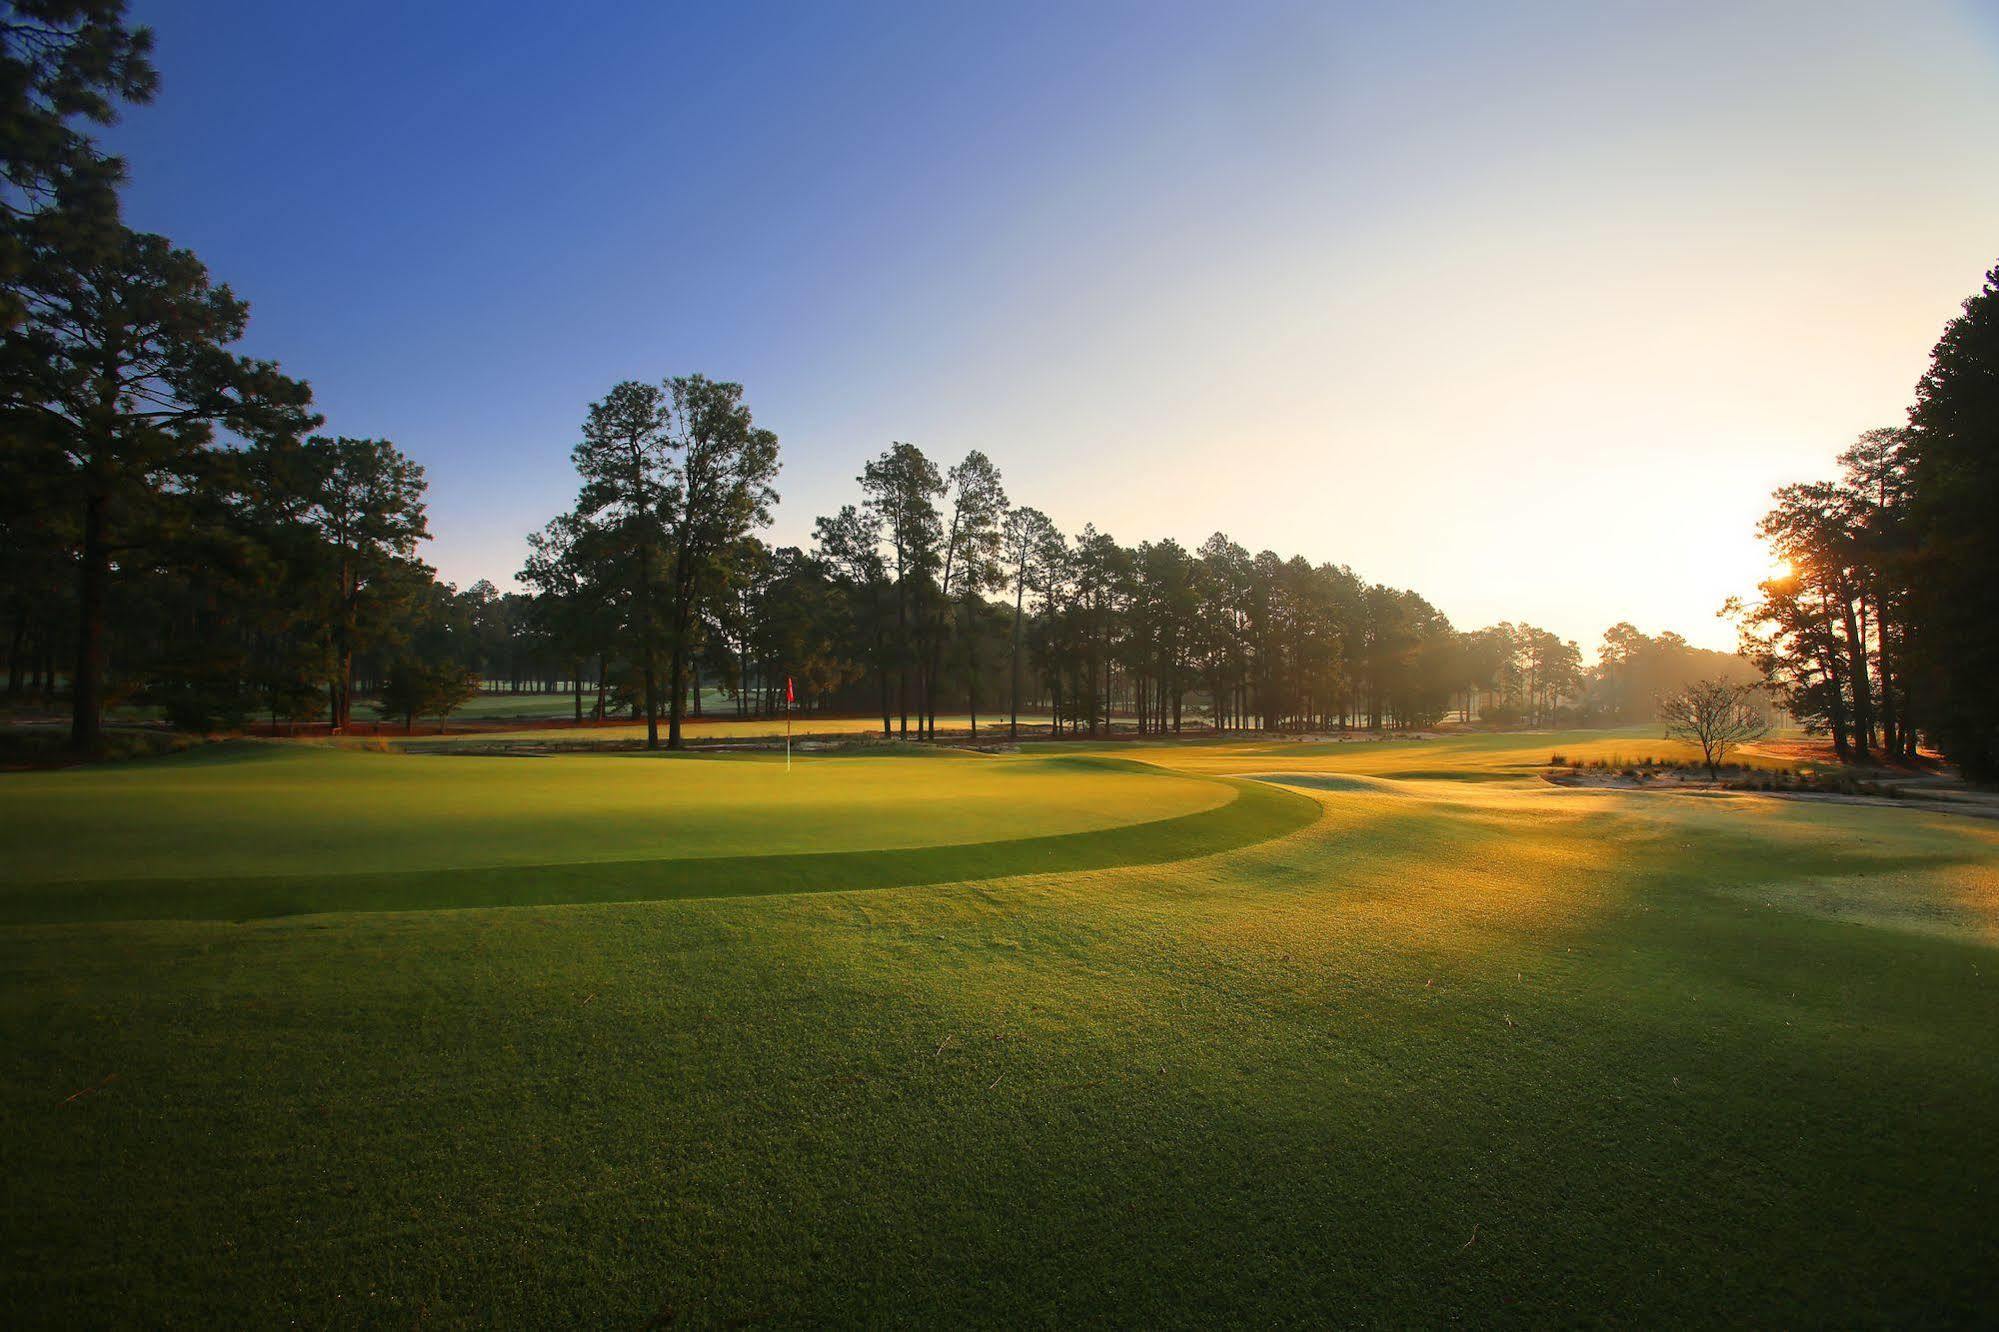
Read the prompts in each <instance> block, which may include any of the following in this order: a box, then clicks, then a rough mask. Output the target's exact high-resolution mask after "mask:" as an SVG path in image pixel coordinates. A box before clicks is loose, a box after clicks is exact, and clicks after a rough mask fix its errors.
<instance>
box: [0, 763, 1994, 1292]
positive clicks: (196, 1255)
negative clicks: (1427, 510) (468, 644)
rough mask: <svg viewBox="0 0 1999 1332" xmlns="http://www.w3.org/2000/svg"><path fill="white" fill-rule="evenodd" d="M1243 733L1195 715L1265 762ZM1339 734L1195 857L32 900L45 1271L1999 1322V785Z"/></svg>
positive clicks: (20, 1211)
mask: <svg viewBox="0 0 1999 1332" xmlns="http://www.w3.org/2000/svg"><path fill="white" fill-rule="evenodd" d="M1224 748H1225V747H1224V746H1219V745H1218V746H1212V747H1209V746H1202V747H1194V748H1190V749H1187V750H1182V751H1177V752H1178V754H1179V756H1180V760H1181V761H1184V762H1187V763H1190V764H1200V765H1205V766H1208V767H1210V768H1212V769H1213V770H1214V771H1218V772H1219V771H1225V770H1234V771H1249V770H1255V769H1256V768H1257V767H1259V766H1264V765H1263V764H1262V758H1263V756H1262V755H1260V754H1256V753H1239V754H1237V755H1236V756H1235V757H1234V758H1233V759H1231V758H1229V757H1227V756H1226V755H1225V754H1224V753H1223V750H1224ZM1119 752H1120V753H1129V752H1131V751H1130V750H1128V749H1121V750H1120V751H1119ZM1429 752H1431V753H1434V752H1436V751H1429ZM1162 757H1164V756H1163V755H1162ZM1294 757H1297V756H1294ZM1544 757H1545V756H1544ZM384 761H388V762H402V763H406V764H409V765H412V766H420V765H424V764H431V763H438V764H443V765H445V766H444V767H440V768H438V769H436V771H439V772H443V771H449V770H450V766H449V765H451V764H455V763H456V762H458V761H457V760H431V759H419V758H407V759H397V758H390V759H387V760H384ZM571 761H573V760H570V759H557V760H547V761H546V762H548V763H551V764H553V763H567V762H571ZM966 761H967V762H970V761H972V760H966ZM1340 761H1352V760H1340ZM521 762H523V763H527V762H533V761H521ZM631 762H633V763H635V764H638V763H645V762H649V761H648V760H631ZM903 762H906V763H908V764H910V765H912V766H926V767H927V766H931V765H935V764H939V763H952V762H956V760H914V759H912V760H903ZM1334 762H1335V760H1333V759H1331V758H1327V759H1325V760H1324V764H1323V765H1322V766H1321V768H1320V770H1318V771H1313V770H1312V766H1313V765H1312V764H1310V763H1304V764H1303V765H1302V768H1301V766H1300V765H1299V764H1287V765H1286V766H1285V767H1284V768H1283V769H1282V770H1284V771H1290V772H1294V773H1300V774H1301V775H1300V776H1298V777H1297V778H1296V779H1295V780H1296V781H1297V782H1298V783H1299V785H1298V788H1297V789H1299V790H1302V791H1306V792H1308V795H1306V796H1301V797H1299V798H1301V799H1303V798H1309V799H1311V800H1313V801H1315V802H1316V803H1317V804H1318V806H1319V816H1318V818H1317V819H1316V820H1315V821H1314V822H1312V823H1311V824H1310V825H1309V826H1306V827H1303V828H1297V829H1296V830H1294V831H1291V832H1289V833H1287V834H1285V835H1281V836H1275V837H1272V838H1270V839H1268V840H1264V841H1261V842H1258V843H1257V844H1255V845H1251V846H1243V847H1237V848H1235V849H1232V850H1229V851H1226V852H1223V853H1220V854H1215V855H1209V856H1204V857H1198V858H1193V859H1186V860H1180V861H1177V862H1175V863H1171V864H1162V865H1154V866H1146V867H1125V868H1100V869H1094V870H1079V871H1072V872H1063V873H1059V874H1049V875H1041V876H1034V877H1017V878H1013V879H1009V880H1005V881H998V882H991V881H989V882H983V883H968V884H959V885H934V886H929V887H921V888H901V889H896V890H884V891H851V892H840V893H823V894H811V895H785V896H762V897H747V898H733V899H705V900H680V901H672V902H656V903H645V904H636V905H598V906H570V907H520V908H514V909H508V910H473V911H437V912H395V913H372V914H330V915H318V916H310V917H301V918H296V919H290V920H266V921H256V922H251V923H247V924H229V923H222V922H199V921H197V922H179V921H176V922H111V923H96V924H41V925H20V926H14V927H10V928H6V929H4V930H0V975H4V976H5V977H6V978H7V980H6V982H5V984H4V985H0V1036H4V1038H5V1039H4V1043H0V1069H4V1071H5V1077H4V1079H0V1105H3V1106H4V1109H5V1114H6V1117H7V1123H8V1126H9V1131H8V1133H7V1134H5V1135H0V1166H4V1169H5V1170H6V1172H7V1178H8V1179H9V1181H10V1188H9V1189H8V1190H7V1192H6V1195H5V1197H4V1199H0V1224H4V1234H5V1236H6V1241H7V1251H8V1262H7V1263H6V1265H5V1273H4V1277H0V1297H3V1298H6V1299H7V1300H8V1302H9V1306H10V1307H11V1308H12V1309H14V1310H16V1311H19V1312H25V1313H26V1314H27V1315H29V1316H32V1317H35V1318H38V1319H40V1320H46V1321H78V1320H90V1321H104V1320H113V1319H116V1320H122V1321H147V1322H161V1321H186V1322H193V1321H239V1322H240V1321H258V1322H264V1321H271V1320H273V1319H275V1318H279V1317H285V1318H297V1319H300V1320H306V1321H343V1322H397V1323H407V1322H411V1321H416V1320H418V1319H422V1320H426V1321H428V1320H444V1321H465V1322H490V1321H506V1322H524V1321H554V1320H584V1319H587V1320H590V1321H593V1322H607V1321H615V1322H627V1323H629V1322H642V1321H646V1320H651V1319H672V1320H679V1321H688V1322H693V1323H715V1322H730V1321H738V1320H772V1321H778V1322H786V1323H797V1322H819V1321H893V1322H979V1323H1006V1324H1015V1323H1021V1322H1054V1321H1063V1322H1068V1321H1076V1320H1110V1321H1119V1322H1127V1323H1146V1324H1154V1323H1199V1322H1213V1321H1219V1320H1228V1321H1237V1322H1245V1321H1247V1322H1265V1321H1279V1322H1313V1323H1324V1322H1331V1321H1357V1320H1373V1321H1395V1322H1410V1321H1424V1322H1434V1321H1440V1320H1444V1319H1454V1320H1465V1321H1470V1320H1477V1321H1480V1322H1491V1321H1518V1322H1576V1321H1594V1320H1617V1321H1634V1322H1635V1321H1645V1322H1660V1321H1667V1320H1672V1321H1692V1322H1705V1323H1715V1322H1732V1323H1735V1322H1783V1323H1806V1322H1838V1323H1855V1322H1881V1321H1920V1322H1937V1321H1952V1320H1956V1321H1974V1320H1976V1319H1977V1318H1978V1317H1979V1316H1980V1315H1981V1314H1982V1313H1983V1312H1985V1311H1986V1310H1987V1309H1989V1298H1990V1295H1991V1285H1990V1282H1991V1278H1990V1275H1989V1271H1990V1267H1989V1254H1988V1242H1987V1227H1986V1221H1987V1219H1988V1218H1989V1215H1990V1209H1991V1199H1992V1198H1993V1196H1994V1189H1995V1188H1996V1187H1999V1160H1995V1158H1994V1156H1993V1154H1992V1153H1991V1152H1990V1151H1989V1143H1990V1142H1991V1141H1992V1139H1993V1132H1994V1130H1995V1128H1999V1109H1996V1108H1995V1107H1999V1058H1995V1055H1999V1036H1995V1032H1999V984H1995V977H1994V963H1995V961H1999V958H1995V955H1994V952H1993V948H1992V944H1993V942H1994V933H1993V930H1994V923H1995V920H1999V871H1996V870H1995V867H1996V866H1999V829H1994V828H1993V827H1991V826H1990V825H1985V824H1979V823H1976V822H1973V821H1970V820H1952V819H1948V818H1944V817H1940V816H1933V815H1926V814H1918V813H1912V812H1908V811H1901V810H1878V809H1864V808H1863V809H1855V808H1850V807H1837V806H1822V805H1809V804H1805V803H1802V802H1780V801H1774V800H1768V799H1763V798H1760V797H1747V796H1743V797H1728V798H1720V799H1701V798H1692V797H1655V796H1644V795H1627V794H1624V793H1616V792H1583V791H1575V792H1571V791H1555V790H1552V789H1549V788H1546V787H1544V786H1541V785H1539V784H1538V783H1534V782H1532V781H1529V780H1520V781H1511V782H1509V781H1503V780H1484V781H1472V782H1464V781H1437V780H1433V779H1427V778H1408V777H1391V776H1381V775H1378V774H1369V773H1363V772H1355V771H1351V770H1349V771H1345V772H1341V771H1336V770H1334V768H1333V767H1332V766H1330V765H1332V764H1333V763H1334ZM1462 763H1463V764H1465V765H1468V766H1470V767H1471V768H1472V769H1474V770H1476V769H1477V767H1478V765H1477V764H1476V763H1475V762H1472V761H1470V760H1463V761H1462ZM1267 770H1272V771H1276V770H1279V769H1276V768H1268V769H1267ZM1399 770H1400V771H1408V770H1409V769H1407V768H1403V769H1399ZM623 771H626V770H623V769H621V770H617V772H623ZM631 771H637V769H631ZM610 775H616V774H615V773H613V774H610ZM10 780H11V779H10ZM1312 783H1317V785H1312ZM107 1079H108V1080H107ZM79 1092H81V1093H82V1094H81V1095H76V1096H75V1099H69V1098H70V1097H72V1095H73V1094H75V1093H79Z"/></svg>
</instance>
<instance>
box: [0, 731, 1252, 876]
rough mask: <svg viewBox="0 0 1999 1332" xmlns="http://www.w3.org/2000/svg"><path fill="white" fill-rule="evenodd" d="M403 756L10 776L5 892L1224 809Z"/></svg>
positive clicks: (752, 761)
mask: <svg viewBox="0 0 1999 1332" xmlns="http://www.w3.org/2000/svg"><path fill="white" fill-rule="evenodd" d="M927 752H928V753H929V754H932V755H934V757H930V758H927V759H926V760H923V761H915V760H911V759H908V758H896V757H890V758H869V757H853V758H840V759H821V758H806V757H801V758H799V759H798V760H797V761H796V762H794V763H793V764H792V766H791V768H790V770H789V771H787V770H786V768H785V764H784V761H783V759H782V758H781V757H776V756H764V755H740V756H727V757H723V756H671V757H670V756H667V755H664V754H643V753H610V754H584V755H562V756H559V757H550V758H543V757H513V758H501V757H485V756H457V755H425V756H421V757H411V756H405V755H401V754H396V753H377V752H367V751H361V750H353V749H336V748H332V747H328V746H311V745H289V744H284V743H281V742H258V741H245V742H237V743H232V744H226V745H210V746H206V747H203V748H201V749H198V750H194V751H191V752H189V753H186V754H182V755H179V756H176V757H174V758H170V759H165V760H161V761H159V762H156V763H126V764H115V765H103V766H96V767H85V768H72V769H65V770H62V771H55V772H44V773H21V774H14V775H12V776H10V777H8V779H7V783H6V786H5V788H4V789H5V792H6V799H7V806H8V810H9V814H10V817H9V818H8V819H7V820H6V822H5V825H4V826H0V893H4V892H5V890H6V889H7V888H8V887H11V886H14V885H20V884H30V883H37V882H50V881H56V882H61V881H82V880H91V881H101V880H111V879H146V878H156V877H174V878H203V879H206V878H225V877H258V876H271V875H279V876H284V875H297V874H300V873H305V874H312V875H333V874H355V873H397V874H404V873H410V872H413V871H442V870H454V871H455V870H462V869H467V868H473V867H493V866H503V865H515V866H521V865H527V866H547V865H556V864H566V863H576V862H600V861H620V860H630V861H641V860H668V859H670V860H687V859H696V858H704V857H728V856H741V855H771V854H787V853H792V854H805V853H817V852H826V851H855V850H881V849H901V848H912V847H925V846H937V845H942V844H971V843H981V842H991V841H998V840H1003V839H1009V838H1017V837H1037V836H1049V835H1055V834H1064V833H1076V832H1087V831H1093V830H1098V829H1103V828H1110V827H1115V826H1119V825H1122V824H1127V823H1136V822H1141V821H1146V820H1156V819H1164V818H1173V817H1177V816H1179V815H1183V814H1191V813H1197V812H1200V811H1202V810H1206V809H1212V808H1215V807H1217V806H1219V805H1222V804H1225V803H1227V802H1228V801H1229V800H1230V799H1231V798H1232V794H1233V793H1232V791H1231V790H1230V788H1228V787H1227V786H1225V785H1221V784H1218V783H1216V782H1214V781H1212V780H1209V779H1207V778H1206V777H1202V776H1188V775H1180V774H1174V773H1169V772H1164V771H1162V770H1160V769H1159V768H1157V767H1153V766H1148V765H1140V764H1132V763H1128V762H1124V761H1121V760H1116V759H1111V760H1094V759H1082V758H1078V757H1077V756H1073V755H1053V756H1037V757H1021V756H1013V755H979V754H969V753H962V752H952V751H943V752H938V751H927Z"/></svg>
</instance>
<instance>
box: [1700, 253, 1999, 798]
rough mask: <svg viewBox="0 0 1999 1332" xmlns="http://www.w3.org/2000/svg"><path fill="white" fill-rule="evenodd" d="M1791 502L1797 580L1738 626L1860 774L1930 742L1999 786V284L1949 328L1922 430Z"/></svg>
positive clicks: (1892, 438)
mask: <svg viewBox="0 0 1999 1332" xmlns="http://www.w3.org/2000/svg"><path fill="white" fill-rule="evenodd" d="M1773 501H1774V503H1773V507H1772V508H1771V510H1770V512H1769V513H1768V514H1767V515H1766V516H1765V517H1764V519H1763V520H1762V523H1761V525H1760V528H1759V531H1760V534H1761V535H1762V537H1763V539H1764V540H1765V541H1766V542H1768V543H1769V546H1770V548H1771V550H1772V552H1773V553H1774V554H1775V555H1776V556H1777V557H1778V558H1779V559H1780V560H1781V561H1782V562H1783V572H1781V573H1780V574H1779V575H1778V576H1776V577H1773V578H1770V579H1767V580H1765V581H1764V582H1763V583H1762V584H1761V585H1760V587H1759V589H1758V592H1757V595H1756V596H1755V597H1754V598H1751V599H1749V600H1747V601H1741V602H1736V603H1731V606H1730V609H1731V610H1732V611H1733V612H1734V614H1735V615H1736V616H1737V618H1738V621H1739V622H1740V624H1741V626H1742V632H1743V642H1744V649H1745V651H1746V653H1747V654H1748V655H1750V656H1751V657H1752V658H1753V659H1754V660H1755V661H1756V662H1757V663H1758V664H1759V665H1760V667H1761V668H1762V670H1763V671H1764V673H1765V674H1766V676H1767V677H1768V679H1769V680H1770V682H1771V684H1772V686H1773V687H1774V688H1775V689H1776V690H1777V691H1778V694H1779V696H1780V697H1781V698H1782V700H1783V702H1784V703H1785V705H1786V706H1787V707H1788V708H1789V710H1790V711H1791V713H1792V714H1793V715H1794V716H1796V717H1798V718H1799V719H1801V720H1803V721H1805V722H1806V723H1807V724H1808V725H1810V726H1811V727H1813V728H1815V729H1818V730H1820V731H1821V732H1823V733H1825V734H1827V735H1829V736H1830V737H1831V739H1832V742H1833V745H1834V747H1835V748H1836V749H1837V750H1838V752H1839V755H1840V756H1841V757H1842V758H1852V759H1859V760H1868V759H1875V758H1880V759H1887V760H1890V761H1899V760H1906V759H1909V758H1913V757H1914V756H1915V755H1916V753H1917V746H1918V744H1919V743H1921V742H1923V741H1928V742H1930V743H1933V744H1934V745H1935V746H1936V747H1937V748H1938V749H1939V750H1940V751H1941V752H1942V753H1943V754H1944V756H1945V757H1947V758H1949V759H1951V760H1953V761H1954V762H1956V763H1957V764H1959V765H1960V767H1961V768H1962V769H1963V770H1964V772H1965V773H1966V774H1967V775H1970V776H1973V777H1976V778H1984V779H1990V778H1993V777H1999V692H1995V690H1994V682H1995V681H1999V267H1995V268H1993V269H1992V270H1991V271H1990V272H1988V273H1987V274H1986V276H1985V281H1984V284H1983V286H1982V288H1981V289H1980V290H1979V292H1977V293H1976V294H1975V295H1973V296H1972V297H1971V298H1970V299H1969V300H1967V301H1966V302H1965V303H1964V307H1963V312H1962V313H1961V314H1960V315H1959V316H1958V317H1956V318H1955V319H1953V320H1951V321H1950V323H1949V324H1948V325H1947V326H1946V327H1945V329H1944V332H1943V336H1942V338H1941V339H1940V340H1939V341H1938V342H1937V344H1936V347H1935V349H1934V350H1933V351H1932V353H1931V357H1930V364H1929V367H1928V369H1927V370H1926V371H1925V373H1924V375H1923V377H1922V379H1921V380H1920V381H1919V382H1918V384H1917V385H1916V394H1915V402H1914V404H1913V405H1912V406H1911V407H1910V408H1909V414H1908V421H1907V423H1906V424H1904V425H1901V426H1893V427H1883V428H1880V429H1875V430H1869V431H1867V432H1865V433H1864V434H1862V435H1861V436H1860V437H1859V439H1858V440H1856V441H1855V442H1854V444H1853V445H1852V446H1851V447H1850V448H1848V449H1846V450H1845V451H1844V452H1843V453H1841V454H1840V456H1839V475H1838V477H1837V478H1836V479H1835V480H1832V481H1821V482H1807V483H1799V484H1796V485H1789V486H1785V487H1783V488H1782V489H1780V490H1778V491H1777V492H1776V494H1775V495H1774V496H1773Z"/></svg>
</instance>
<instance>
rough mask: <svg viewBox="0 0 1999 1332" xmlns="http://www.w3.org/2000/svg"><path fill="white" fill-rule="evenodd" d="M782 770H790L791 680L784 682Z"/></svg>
mask: <svg viewBox="0 0 1999 1332" xmlns="http://www.w3.org/2000/svg"><path fill="white" fill-rule="evenodd" d="M784 770H785V771H786V772H790V771H791V681H789V680H786V681H785V682H784Z"/></svg>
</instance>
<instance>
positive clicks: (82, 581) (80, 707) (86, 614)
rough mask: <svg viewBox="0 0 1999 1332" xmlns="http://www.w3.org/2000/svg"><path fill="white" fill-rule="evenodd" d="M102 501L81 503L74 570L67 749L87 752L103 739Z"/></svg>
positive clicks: (105, 569)
mask: <svg viewBox="0 0 1999 1332" xmlns="http://www.w3.org/2000/svg"><path fill="white" fill-rule="evenodd" d="M104 510H105V499H104V497H103V496H102V495H92V496H90V497H89V498H88V499H86V500H85V501H84V506H83V563H82V564H81V566H80V567H79V569H78V580H79V581H78V587H77V635H76V674H75V676H74V677H72V678H71V680H70V691H71V695H72V697H71V707H70V727H69V743H70V747H71V748H73V749H75V750H77V751H79V752H82V753H88V752H91V751H93V750H95V749H96V748H97V747H98V745H99V744H100V743H101V742H102V740H103V737H104V615H105V600H106V597H107V594H108V592H109V589H110V584H111V550H110V546H109V543H108V541H107V540H106V537H105V534H104Z"/></svg>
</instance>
